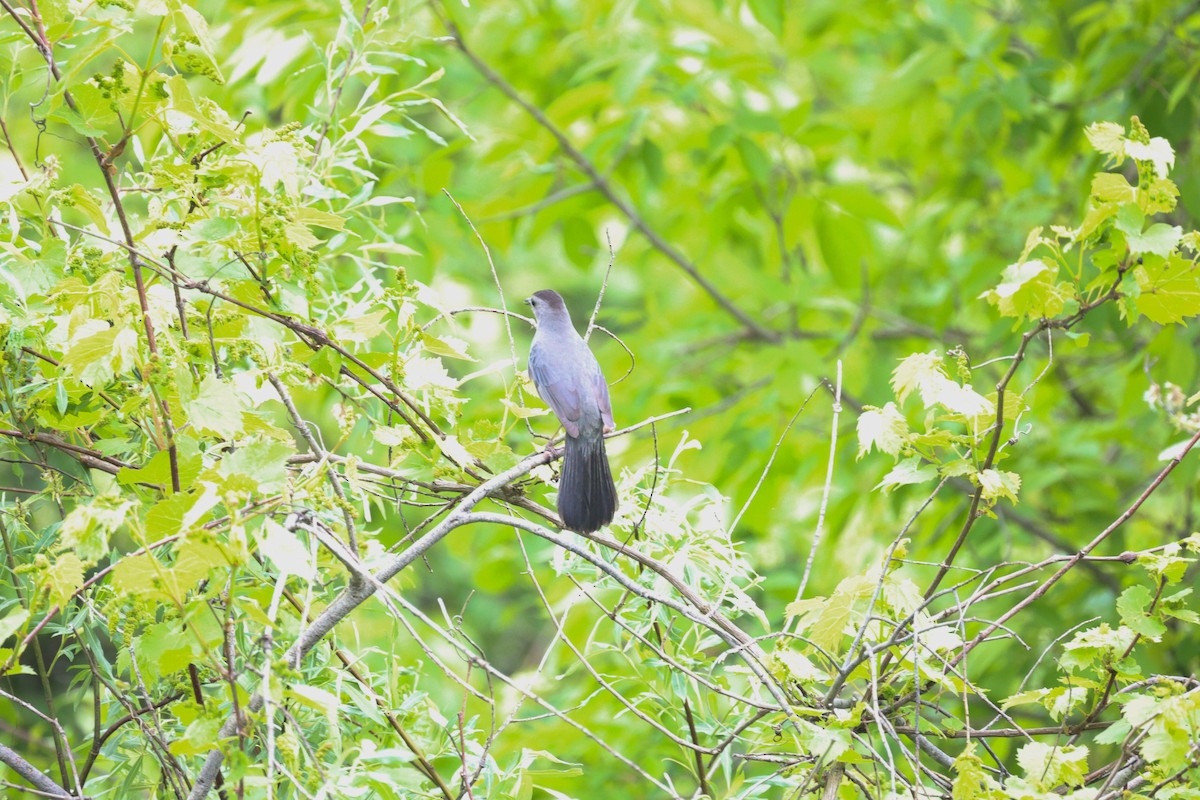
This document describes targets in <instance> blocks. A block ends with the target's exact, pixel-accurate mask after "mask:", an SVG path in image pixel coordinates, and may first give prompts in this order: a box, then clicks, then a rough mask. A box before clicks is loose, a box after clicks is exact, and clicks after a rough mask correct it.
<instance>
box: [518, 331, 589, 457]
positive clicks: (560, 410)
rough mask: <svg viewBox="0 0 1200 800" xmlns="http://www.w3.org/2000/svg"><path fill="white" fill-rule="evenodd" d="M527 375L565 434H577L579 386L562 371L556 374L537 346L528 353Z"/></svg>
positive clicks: (579, 407)
mask: <svg viewBox="0 0 1200 800" xmlns="http://www.w3.org/2000/svg"><path fill="white" fill-rule="evenodd" d="M529 377H531V378H533V385H534V386H535V387H537V392H538V396H539V397H541V398H542V399H543V400H545V401H546V403H547V404H548V405H549V406H550V409H551V410H552V411H553V412H554V416H556V417H558V421H559V422H560V423H562V426H563V428H564V429H565V430H566V432H567V435H568V436H579V418H580V417H581V416H582V415H583V404H582V403H581V402H580V397H579V387H578V386H573V385H572V381H571V380H569V379H568V377H567V376H566V375H565V374H563V372H562V371H558V372H557V374H556V371H555V370H554V369H553V368H551V366H550V365H549V364H548V363H547V359H546V358H545V354H544V353H543V352H542V350H541V348H539V347H535V348H533V350H531V351H530V353H529Z"/></svg>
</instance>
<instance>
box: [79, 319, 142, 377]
mask: <svg viewBox="0 0 1200 800" xmlns="http://www.w3.org/2000/svg"><path fill="white" fill-rule="evenodd" d="M137 355H138V338H137V334H136V333H134V332H133V330H132V329H131V328H126V327H114V328H107V329H105V330H102V331H99V332H97V333H93V334H91V335H89V336H84V337H83V338H81V339H79V340H78V341H76V342H74V343H73V344H72V345H71V348H70V349H69V350H68V351H67V354H66V355H65V356H63V359H62V363H61V364H60V365H59V368H60V369H61V371H62V374H64V375H68V376H70V377H73V378H75V379H76V380H78V381H79V382H80V383H82V384H83V385H85V386H89V387H95V386H97V385H101V386H102V385H104V384H106V383H108V382H109V381H110V380H112V379H113V378H114V377H115V376H116V375H118V374H120V373H123V372H125V371H126V370H129V369H131V368H132V367H133V366H134V364H135V363H136V362H137Z"/></svg>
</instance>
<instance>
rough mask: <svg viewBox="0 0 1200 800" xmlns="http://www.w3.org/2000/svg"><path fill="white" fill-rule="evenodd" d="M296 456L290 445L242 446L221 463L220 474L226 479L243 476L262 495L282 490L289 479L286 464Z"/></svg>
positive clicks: (270, 442) (267, 442)
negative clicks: (250, 481)
mask: <svg viewBox="0 0 1200 800" xmlns="http://www.w3.org/2000/svg"><path fill="white" fill-rule="evenodd" d="M295 453H296V448H295V447H294V446H293V445H292V444H291V443H290V442H281V441H277V440H274V439H270V440H260V441H254V442H248V443H243V444H242V445H241V446H239V447H238V449H237V450H236V451H235V452H233V453H230V454H229V455H227V456H225V457H224V458H222V459H221V462H220V464H218V466H217V470H218V471H219V472H220V474H221V475H223V476H225V477H227V478H228V477H232V476H234V475H241V476H243V477H246V478H249V479H251V480H252V481H254V484H255V485H256V486H257V487H258V489H259V491H263V492H269V491H273V490H277V489H281V488H283V484H284V481H285V480H286V479H287V460H288V457H289V456H292V455H294V454H295Z"/></svg>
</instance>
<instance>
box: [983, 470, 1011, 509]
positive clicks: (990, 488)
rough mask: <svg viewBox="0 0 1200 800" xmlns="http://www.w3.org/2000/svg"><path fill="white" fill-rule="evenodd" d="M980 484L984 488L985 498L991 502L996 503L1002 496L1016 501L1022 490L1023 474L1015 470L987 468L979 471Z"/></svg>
mask: <svg viewBox="0 0 1200 800" xmlns="http://www.w3.org/2000/svg"><path fill="white" fill-rule="evenodd" d="M979 485H980V486H981V487H982V488H983V494H982V497H983V499H984V500H987V501H988V502H989V503H994V502H996V500H998V499H1000V498H1001V497H1004V498H1007V499H1008V500H1011V501H1012V502H1013V503H1016V502H1017V493H1018V492H1019V491H1021V476H1020V475H1018V474H1017V473H1015V472H1005V471H1004V470H998V469H985V470H984V471H983V472H981V473H979Z"/></svg>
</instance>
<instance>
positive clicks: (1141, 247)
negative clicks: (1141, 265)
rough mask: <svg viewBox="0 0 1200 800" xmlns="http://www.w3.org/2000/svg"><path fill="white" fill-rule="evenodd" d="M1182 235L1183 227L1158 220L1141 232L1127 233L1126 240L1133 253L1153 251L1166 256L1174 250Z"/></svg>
mask: <svg viewBox="0 0 1200 800" xmlns="http://www.w3.org/2000/svg"><path fill="white" fill-rule="evenodd" d="M1182 237H1183V228H1180V227H1179V226H1178V225H1167V224H1165V223H1162V222H1158V223H1155V224H1154V225H1151V226H1150V227H1149V228H1147V229H1146V230H1145V231H1143V232H1140V233H1129V234H1128V235H1127V236H1126V242H1128V244H1129V252H1131V253H1133V254H1134V255H1140V254H1142V253H1153V254H1154V255H1157V256H1162V257H1163V258H1166V257H1167V256H1169V255H1171V253H1172V252H1173V251H1174V250H1175V246H1176V245H1178V244H1179V240H1180V238H1182Z"/></svg>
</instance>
